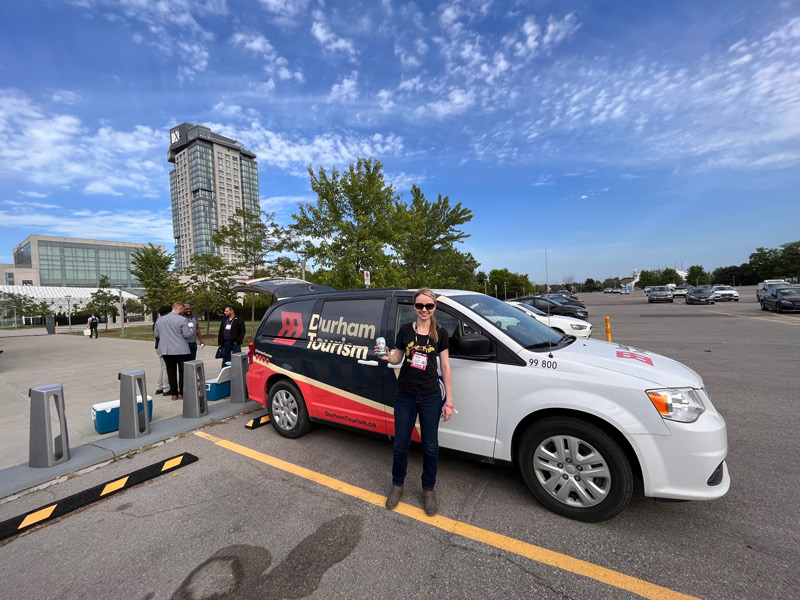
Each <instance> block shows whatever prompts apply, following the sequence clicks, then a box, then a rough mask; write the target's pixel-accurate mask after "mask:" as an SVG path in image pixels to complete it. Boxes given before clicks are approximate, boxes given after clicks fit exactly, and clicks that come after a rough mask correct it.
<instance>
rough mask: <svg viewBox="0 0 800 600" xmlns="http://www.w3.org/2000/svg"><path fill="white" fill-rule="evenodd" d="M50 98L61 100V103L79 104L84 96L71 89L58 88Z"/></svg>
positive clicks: (56, 100)
mask: <svg viewBox="0 0 800 600" xmlns="http://www.w3.org/2000/svg"><path fill="white" fill-rule="evenodd" d="M50 100H52V101H53V102H59V103H61V104H68V105H72V104H78V103H79V102H80V101H81V100H82V98H81V95H80V94H78V93H77V92H72V91H70V90H58V91H57V92H54V93H53V95H52V96H51V97H50Z"/></svg>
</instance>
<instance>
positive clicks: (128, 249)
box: [4, 235, 166, 288]
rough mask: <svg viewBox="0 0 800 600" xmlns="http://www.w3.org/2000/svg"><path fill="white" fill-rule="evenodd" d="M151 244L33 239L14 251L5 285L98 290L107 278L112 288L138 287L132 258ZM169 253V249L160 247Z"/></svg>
mask: <svg viewBox="0 0 800 600" xmlns="http://www.w3.org/2000/svg"><path fill="white" fill-rule="evenodd" d="M147 247H148V244H138V243H133V242H112V241H105V240H88V239H79V238H68V237H56V236H49V235H31V236H28V237H27V238H25V239H24V240H23V241H22V242H20V243H19V244H17V245H16V246H15V247H14V264H13V266H11V265H4V283H5V284H6V285H33V286H56V287H97V284H98V282H99V281H100V277H101V276H103V275H107V276H108V278H109V281H110V284H111V285H112V286H117V285H121V286H123V287H125V288H135V287H139V286H140V285H141V284H140V283H139V281H138V280H137V279H136V278H135V277H134V276H133V275H131V272H130V269H131V255H132V254H133V253H134V252H136V251H137V250H140V249H142V248H147ZM157 247H158V248H160V249H161V250H162V252H166V247H164V246H157Z"/></svg>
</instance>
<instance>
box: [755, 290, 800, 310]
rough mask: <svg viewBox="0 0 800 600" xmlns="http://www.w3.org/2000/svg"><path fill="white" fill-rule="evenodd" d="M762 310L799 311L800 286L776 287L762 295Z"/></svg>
mask: <svg viewBox="0 0 800 600" xmlns="http://www.w3.org/2000/svg"><path fill="white" fill-rule="evenodd" d="M761 310H774V311H775V312H797V311H798V310H800V287H774V288H772V289H771V290H769V291H768V292H767V293H766V294H764V295H763V296H761Z"/></svg>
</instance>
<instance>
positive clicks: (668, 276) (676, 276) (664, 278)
mask: <svg viewBox="0 0 800 600" xmlns="http://www.w3.org/2000/svg"><path fill="white" fill-rule="evenodd" d="M659 279H660V285H667V284H668V283H674V284H675V285H681V284H682V283H683V277H681V274H680V273H678V272H677V271H676V270H675V269H670V268H666V269H664V270H663V271H661V277H660V278H659Z"/></svg>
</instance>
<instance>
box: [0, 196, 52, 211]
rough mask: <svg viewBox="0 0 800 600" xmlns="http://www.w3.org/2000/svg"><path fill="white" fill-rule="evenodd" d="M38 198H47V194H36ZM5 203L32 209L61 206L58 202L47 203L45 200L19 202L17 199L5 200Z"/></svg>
mask: <svg viewBox="0 0 800 600" xmlns="http://www.w3.org/2000/svg"><path fill="white" fill-rule="evenodd" d="M36 197H38V198H45V197H46V196H44V195H41V196H36ZM3 204H8V205H9V206H14V207H19V208H21V209H31V208H61V207H60V206H59V205H58V204H46V203H44V202H17V201H15V200H5V201H3Z"/></svg>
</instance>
